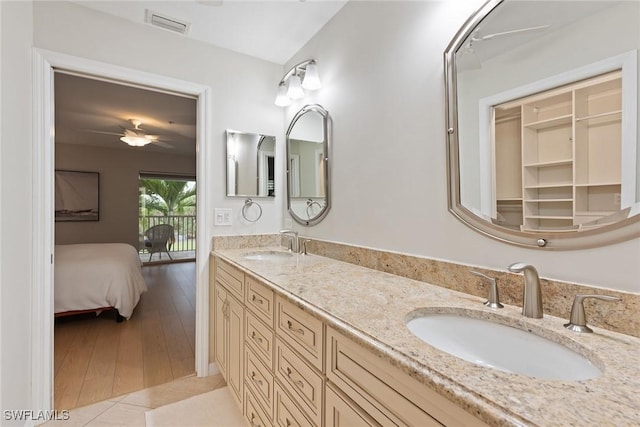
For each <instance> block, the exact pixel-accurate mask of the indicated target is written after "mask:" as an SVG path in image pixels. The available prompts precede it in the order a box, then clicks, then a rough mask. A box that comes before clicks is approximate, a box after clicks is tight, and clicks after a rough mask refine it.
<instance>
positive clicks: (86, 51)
mask: <svg viewBox="0 0 640 427" xmlns="http://www.w3.org/2000/svg"><path fill="white" fill-rule="evenodd" d="M34 4H35V9H34V38H35V46H36V47H39V48H43V49H49V50H54V51H58V52H62V53H66V54H70V55H74V56H79V57H83V58H89V59H94V60H97V61H102V62H106V63H109V64H115V65H120V66H124V67H129V68H134V69H137V70H142V71H148V72H150V73H154V74H160V75H163V76H168V77H174V78H178V79H182V80H186V81H190V82H194V83H200V84H204V85H207V86H209V87H210V88H211V97H212V102H211V107H212V108H211V111H210V118H211V124H212V128H213V129H212V140H211V141H207V143H208V144H209V146H210V147H212V150H210V151H212V152H213V155H212V158H213V163H212V164H211V165H209V166H210V168H211V169H210V170H211V172H212V173H211V175H212V177H211V182H209V183H207V190H208V191H210V193H211V194H212V195H213V203H214V205H215V207H224V208H231V209H233V214H234V218H233V226H231V227H216V230H215V234H217V235H222V234H247V233H249V234H251V233H270V232H277V231H278V230H279V228H278V227H279V226H280V223H281V222H282V210H281V203H282V200H284V199H283V192H282V191H276V198H275V199H274V198H269V199H260V204H261V205H262V208H263V217H262V219H261V220H260V221H258V222H256V223H247V222H245V221H243V220H242V217H241V215H240V210H241V208H242V205H243V204H244V200H245V198H242V197H236V198H228V197H226V188H225V182H226V160H225V148H224V147H225V146H226V135H225V130H226V129H234V130H237V131H242V132H252V133H262V134H266V135H275V136H276V139H277V144H278V149H279V148H280V147H281V146H283V145H281V144H282V135H283V134H284V132H283V125H284V124H283V121H282V111H281V109H280V108H279V107H276V106H275V105H274V103H273V100H274V97H275V92H276V87H275V86H274V85H276V84H277V82H278V81H279V79H280V78H281V77H282V66H281V65H277V64H274V63H270V62H267V61H263V60H260V59H257V58H253V57H250V56H247V55H241V54H239V53H235V52H232V51H229V50H226V49H221V48H217V47H215V46H211V45H208V44H205V43H202V42H199V41H196V40H192V39H189V38H187V37H184V36H181V35H179V34H175V33H172V32H169V31H165V30H162V29H159V28H155V27H151V26H149V25H143V24H137V23H134V22H130V21H128V20H124V19H121V18H117V17H114V16H111V15H107V14H104V13H100V12H96V11H94V10H92V9H88V8H85V7H83V6H80V5H77V4H73V3H69V2H55V1H51V2H50V1H43V2H36V3H34ZM97 46H99V48H96V47H97ZM132 58H134V60H132ZM274 82H275V83H274ZM277 160H278V161H281V160H280V159H277ZM276 169H277V170H278V171H282V170H283V165H282V164H279V165H276ZM276 181H277V182H276V185H278V186H280V185H282V182H283V179H282V176H278V177H277V180H276Z"/></svg>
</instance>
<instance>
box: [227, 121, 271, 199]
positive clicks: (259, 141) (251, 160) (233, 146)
mask: <svg viewBox="0 0 640 427" xmlns="http://www.w3.org/2000/svg"><path fill="white" fill-rule="evenodd" d="M226 136H227V196H242V197H275V195H276V193H275V159H276V138H275V137H274V136H270V135H262V134H259V133H249V132H238V131H235V130H227V131H226Z"/></svg>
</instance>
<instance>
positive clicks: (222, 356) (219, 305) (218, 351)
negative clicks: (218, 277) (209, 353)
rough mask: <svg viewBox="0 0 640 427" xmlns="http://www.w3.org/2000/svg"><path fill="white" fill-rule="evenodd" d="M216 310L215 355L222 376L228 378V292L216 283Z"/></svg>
mask: <svg viewBox="0 0 640 427" xmlns="http://www.w3.org/2000/svg"><path fill="white" fill-rule="evenodd" d="M214 289H215V290H214V292H215V312H214V316H215V317H214V319H215V321H214V328H215V338H214V341H215V345H214V350H213V351H214V356H215V359H216V363H217V364H218V367H219V368H220V372H221V373H222V376H223V377H224V378H225V379H227V346H226V341H227V320H226V313H225V312H226V301H227V292H226V291H225V290H224V288H223V287H222V286H220V284H218V283H216V285H215V288H214Z"/></svg>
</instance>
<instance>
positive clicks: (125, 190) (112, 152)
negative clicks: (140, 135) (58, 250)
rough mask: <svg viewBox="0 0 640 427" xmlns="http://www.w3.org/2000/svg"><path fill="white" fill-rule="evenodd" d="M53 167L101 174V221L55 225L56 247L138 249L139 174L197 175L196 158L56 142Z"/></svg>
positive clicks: (58, 223)
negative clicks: (96, 245) (119, 246)
mask: <svg viewBox="0 0 640 427" xmlns="http://www.w3.org/2000/svg"><path fill="white" fill-rule="evenodd" d="M55 165H56V169H66V170H78V171H86V172H98V173H100V221H87V222H57V223H56V230H55V232H56V235H55V237H56V244H69V243H115V242H120V243H129V244H130V245H133V246H134V247H137V246H138V175H139V172H140V171H153V172H166V173H173V174H184V175H187V176H189V175H191V176H195V173H196V158H195V155H194V156H177V155H175V154H167V153H160V152H152V151H149V152H141V151H136V150H135V149H111V148H101V147H86V146H82V145H74V144H61V143H56V163H55Z"/></svg>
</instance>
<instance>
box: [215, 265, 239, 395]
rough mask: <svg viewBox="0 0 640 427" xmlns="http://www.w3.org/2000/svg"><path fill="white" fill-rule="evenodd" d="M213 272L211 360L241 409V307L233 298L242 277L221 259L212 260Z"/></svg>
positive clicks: (236, 293)
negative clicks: (213, 304)
mask: <svg viewBox="0 0 640 427" xmlns="http://www.w3.org/2000/svg"><path fill="white" fill-rule="evenodd" d="M215 271H216V277H215V286H214V293H215V297H214V301H215V313H214V318H215V322H214V329H215V338H214V340H215V345H214V355H215V361H216V362H217V363H218V367H219V368H220V372H221V373H222V375H223V376H224V378H225V380H226V381H227V385H228V386H229V389H230V390H231V392H232V394H233V396H234V397H235V398H236V399H237V401H238V403H239V404H240V406H241V407H242V401H243V383H244V366H243V359H244V304H242V303H241V302H240V301H238V299H237V298H236V297H235V296H234V295H238V291H239V290H240V289H244V274H243V273H242V272H241V271H240V270H238V269H236V268H235V267H232V266H231V265H229V264H227V263H225V262H223V261H221V260H216V269H215ZM230 283H231V285H229V284H230Z"/></svg>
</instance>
